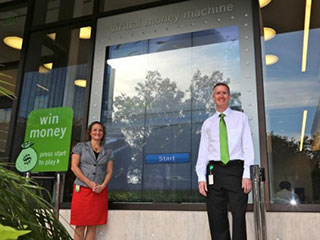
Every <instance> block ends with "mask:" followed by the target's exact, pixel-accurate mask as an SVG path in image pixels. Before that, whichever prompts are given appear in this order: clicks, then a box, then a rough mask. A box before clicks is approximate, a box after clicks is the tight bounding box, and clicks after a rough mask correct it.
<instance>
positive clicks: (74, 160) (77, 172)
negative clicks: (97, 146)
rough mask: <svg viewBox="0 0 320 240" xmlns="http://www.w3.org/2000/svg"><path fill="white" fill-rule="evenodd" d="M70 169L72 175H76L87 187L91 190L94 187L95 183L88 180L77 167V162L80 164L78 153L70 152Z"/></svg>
mask: <svg viewBox="0 0 320 240" xmlns="http://www.w3.org/2000/svg"><path fill="white" fill-rule="evenodd" d="M71 160H72V162H71V170H72V172H73V173H74V175H76V177H77V178H78V179H80V180H81V181H82V182H84V183H85V184H87V186H88V187H89V188H91V189H92V191H93V190H94V188H95V187H96V185H97V184H96V183H95V182H93V181H91V180H89V179H88V178H87V177H86V176H85V175H84V174H83V172H82V171H81V169H80V168H79V164H80V155H79V154H75V153H74V154H72V157H71Z"/></svg>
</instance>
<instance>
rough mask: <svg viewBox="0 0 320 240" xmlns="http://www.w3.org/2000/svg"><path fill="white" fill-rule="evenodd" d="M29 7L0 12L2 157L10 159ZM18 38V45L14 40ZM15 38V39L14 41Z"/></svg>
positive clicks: (0, 154) (0, 130)
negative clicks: (12, 129)
mask: <svg viewBox="0 0 320 240" xmlns="http://www.w3.org/2000/svg"><path fill="white" fill-rule="evenodd" d="M26 12H27V8H25V7H24V8H21V6H20V8H16V9H12V10H10V11H5V12H0V15H1V19H0V159H5V161H9V151H8V149H7V148H8V137H9V136H8V133H9V131H10V129H9V126H10V121H11V113H12V105H13V101H14V100H15V99H16V97H17V96H16V93H15V91H16V90H15V89H16V84H17V77H18V68H19V60H20V53H21V48H22V40H23V32H24V25H25V20H26ZM16 39H18V42H16V43H18V45H14V44H13V43H15V41H14V40H16ZM12 40H13V41H12Z"/></svg>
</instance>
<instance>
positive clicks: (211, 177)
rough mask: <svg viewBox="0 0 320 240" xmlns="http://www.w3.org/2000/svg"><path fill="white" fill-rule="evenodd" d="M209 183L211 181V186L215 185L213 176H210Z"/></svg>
mask: <svg viewBox="0 0 320 240" xmlns="http://www.w3.org/2000/svg"><path fill="white" fill-rule="evenodd" d="M208 181H209V185H213V184H214V178H213V174H209V175H208Z"/></svg>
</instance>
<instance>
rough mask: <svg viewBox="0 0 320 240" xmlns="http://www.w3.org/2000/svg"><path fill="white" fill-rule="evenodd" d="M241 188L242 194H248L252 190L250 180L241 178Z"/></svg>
mask: <svg viewBox="0 0 320 240" xmlns="http://www.w3.org/2000/svg"><path fill="white" fill-rule="evenodd" d="M242 188H243V192H244V193H247V194H248V193H249V192H250V191H251V189H252V183H251V179H250V178H242Z"/></svg>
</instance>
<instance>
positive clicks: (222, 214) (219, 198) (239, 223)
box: [196, 83, 254, 240]
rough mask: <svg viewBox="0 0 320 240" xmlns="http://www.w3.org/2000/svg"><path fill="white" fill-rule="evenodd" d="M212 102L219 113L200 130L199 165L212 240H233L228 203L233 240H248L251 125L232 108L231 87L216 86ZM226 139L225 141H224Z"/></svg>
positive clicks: (252, 152)
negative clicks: (230, 106) (231, 219)
mask: <svg viewBox="0 0 320 240" xmlns="http://www.w3.org/2000/svg"><path fill="white" fill-rule="evenodd" d="M212 98H213V101H214V102H215V103H216V113H215V114H214V115H213V116H211V117H209V118H208V119H207V120H205V121H204V123H203V125H202V129H201V140H200V146H199V154H198V160H197V165H196V172H197V175H198V188H199V192H200V193H201V194H202V195H203V196H204V197H206V205H207V212H208V217H209V225H210V232H211V237H212V239H214V240H229V239H230V232H229V221H228V208H227V203H229V206H230V210H231V213H232V218H233V221H232V223H233V224H232V227H233V231H232V239H233V240H244V239H247V236H246V221H245V213H246V209H247V202H248V193H249V192H250V191H251V188H252V183H251V180H250V165H253V164H254V150H253V143H252V137H251V131H250V126H249V121H248V117H247V116H246V115H245V114H244V113H242V112H239V111H234V110H231V109H230V108H229V100H230V89H229V86H228V85H226V84H224V83H218V84H216V85H215V86H214V88H213V95H212ZM221 121H222V122H223V124H224V126H226V127H224V130H220V129H221ZM220 131H221V134H220ZM225 131H226V133H225ZM223 135H225V141H223V140H221V137H222V138H223ZM220 141H221V142H222V144H220ZM225 149H226V150H225ZM225 152H226V153H225Z"/></svg>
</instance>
